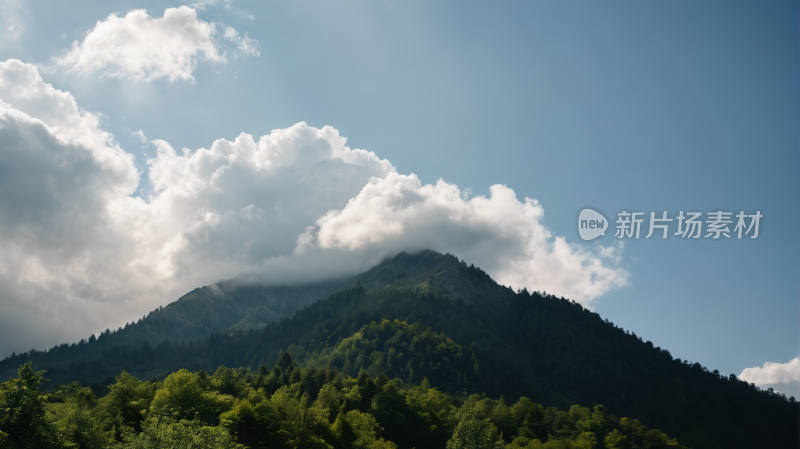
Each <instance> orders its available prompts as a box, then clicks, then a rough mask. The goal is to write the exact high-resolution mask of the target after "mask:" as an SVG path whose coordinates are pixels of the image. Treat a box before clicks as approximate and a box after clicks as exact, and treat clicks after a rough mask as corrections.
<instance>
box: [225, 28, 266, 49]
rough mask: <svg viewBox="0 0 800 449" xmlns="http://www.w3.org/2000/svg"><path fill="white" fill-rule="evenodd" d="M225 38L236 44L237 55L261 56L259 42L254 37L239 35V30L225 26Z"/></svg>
mask: <svg viewBox="0 0 800 449" xmlns="http://www.w3.org/2000/svg"><path fill="white" fill-rule="evenodd" d="M225 39H226V40H229V41H231V42H232V43H233V44H234V45H236V49H237V50H238V51H237V56H238V55H243V56H261V44H259V42H258V41H257V40H255V39H252V38H249V37H247V33H245V34H244V36H239V32H238V31H236V30H235V29H233V28H231V27H225Z"/></svg>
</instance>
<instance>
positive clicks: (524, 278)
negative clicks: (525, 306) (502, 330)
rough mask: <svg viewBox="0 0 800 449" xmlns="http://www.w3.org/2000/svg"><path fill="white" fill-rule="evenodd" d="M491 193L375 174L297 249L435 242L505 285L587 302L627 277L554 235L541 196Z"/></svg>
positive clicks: (499, 188) (393, 247) (500, 189)
mask: <svg viewBox="0 0 800 449" xmlns="http://www.w3.org/2000/svg"><path fill="white" fill-rule="evenodd" d="M490 193H491V195H490V196H489V197H488V198H487V197H484V196H478V197H475V198H472V199H468V198H467V197H466V194H465V192H463V191H461V190H459V189H458V187H457V186H455V185H453V184H449V183H447V182H445V181H444V180H441V179H440V180H439V181H438V182H437V183H436V184H435V185H430V184H428V185H423V184H422V183H421V182H420V180H419V179H418V178H417V177H416V176H415V175H413V174H412V175H408V176H406V175H401V174H397V173H389V174H388V175H387V176H386V177H384V178H372V179H371V180H370V182H369V184H367V185H366V186H364V188H363V189H362V190H361V192H359V194H358V195H357V196H356V197H355V198H353V199H351V200H350V201H349V202H348V203H347V206H346V207H345V208H344V209H342V210H331V211H330V212H328V213H327V214H325V216H323V217H321V218H320V219H319V220H317V222H316V224H315V225H314V226H312V227H309V228H308V229H307V230H306V232H304V233H303V235H301V236H300V238H299V239H298V247H297V252H298V253H300V254H303V253H307V252H309V251H318V250H330V249H337V250H344V251H353V250H367V249H369V248H374V249H373V250H374V251H378V252H384V253H388V254H391V253H393V252H397V251H402V250H404V249H409V248H419V249H421V248H433V249H438V250H440V251H442V252H445V251H446V252H451V253H454V254H458V255H459V256H460V257H462V258H465V259H467V260H469V261H470V262H474V263H476V264H478V266H480V267H482V268H484V269H486V270H487V271H488V272H489V273H491V274H492V275H493V276H494V278H495V280H497V281H498V282H499V283H501V284H503V285H511V286H514V287H515V288H522V287H527V288H529V289H536V290H540V291H541V290H545V291H547V292H549V293H554V294H558V295H564V296H567V297H569V298H572V299H574V300H576V301H580V302H582V303H583V304H584V305H587V306H588V305H590V303H591V302H592V301H593V300H594V299H596V298H597V297H598V296H600V295H602V294H603V293H606V292H607V291H609V290H610V289H612V288H616V287H620V286H623V285H625V284H626V283H627V273H626V272H625V271H624V270H621V269H616V268H610V267H608V266H606V265H603V264H602V262H601V260H600V258H599V257H597V256H596V255H595V254H593V253H590V252H588V251H585V250H582V249H581V248H580V247H573V246H570V245H568V244H567V243H566V241H565V240H564V238H563V237H557V238H555V239H554V238H553V234H552V232H551V231H550V230H549V229H547V228H546V227H545V226H544V225H543V224H542V218H543V215H544V209H543V208H542V206H541V205H540V204H539V202H538V201H536V200H534V199H530V198H525V199H524V200H523V201H520V200H519V199H518V198H517V197H516V195H515V194H514V191H513V190H511V189H509V188H508V187H506V186H504V185H494V186H492V187H491V188H490ZM604 253H608V251H605V252H604Z"/></svg>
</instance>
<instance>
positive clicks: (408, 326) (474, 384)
mask: <svg viewBox="0 0 800 449" xmlns="http://www.w3.org/2000/svg"><path fill="white" fill-rule="evenodd" d="M448 257H449V256H448ZM465 270H466V272H468V273H470V276H474V277H475V278H476V279H479V280H480V281H481V282H483V283H484V284H486V285H488V284H489V283H491V282H492V281H491V279H489V278H488V277H487V276H486V274H485V273H483V272H481V271H480V270H478V269H477V268H473V267H470V268H465ZM495 286H496V284H495ZM110 335H113V333H110V334H106V333H103V334H101V336H100V338H97V339H95V340H91V339H90V341H89V342H85V343H84V344H82V345H81V344H78V345H77V346H75V347H74V348H72V347H71V346H67V347H61V346H60V347H58V348H54V349H56V350H51V351H49V352H47V353H43V352H36V351H31V352H30V353H26V354H24V355H15V356H14V357H11V358H9V359H7V360H6V361H3V362H0V365H4V366H6V367H7V366H10V365H11V364H13V363H16V364H17V365H16V366H19V362H20V361H24V360H27V359H28V358H31V359H34V360H36V361H37V363H39V362H38V361H41V362H42V363H41V364H40V365H37V366H40V367H46V368H48V376H49V377H51V378H53V379H57V380H59V381H63V382H72V381H74V380H80V381H83V382H84V383H85V384H86V385H89V386H90V387H91V389H92V391H93V392H94V393H95V394H96V395H97V396H103V395H104V394H105V393H106V392H108V395H107V396H106V397H102V398H101V399H99V401H98V404H97V406H96V408H100V409H102V410H104V411H103V412H102V413H100V415H102V416H103V417H104V418H103V419H104V420H106V421H104V422H105V423H106V424H104V426H106V427H103V429H106V430H109V429H112V430H113V431H114V438H115V439H117V440H120V439H121V438H123V437H124V435H126V434H128V433H130V432H141V430H142V429H141V425H142V422H143V420H144V419H145V418H146V417H147V416H151V415H153V414H155V416H158V417H170V418H174V419H186V420H194V419H195V417H197V418H198V419H199V420H200V422H202V423H204V424H206V425H210V426H217V425H221V426H223V427H224V428H226V429H228V430H229V432H231V433H232V434H237V435H240V436H239V437H238V438H240V441H245V440H246V441H248V443H246V444H247V445H249V446H253V447H258V446H257V445H258V444H260V443H258V442H259V441H281V443H280V444H284V445H286V444H290V443H289V442H290V441H295V440H294V439H293V438H300V440H297V441H306V440H308V441H311V440H313V439H315V438H316V439H323V440H324V441H326V442H328V444H331V445H334V443H330V442H329V440H330V438H333V436H335V435H333V436H332V435H329V434H328V433H327V432H333V430H331V429H330V428H327V427H326V426H325V425H323V424H322V418H320V416H324V414H325V413H326V412H325V410H327V414H328V415H327V421H328V423H329V424H330V426H333V425H334V424H335V422H336V419H337V417H338V416H339V414H340V412H341V411H342V410H344V411H345V413H346V412H349V411H351V410H358V411H359V412H360V413H368V414H370V415H371V416H373V417H374V418H375V420H376V422H378V423H379V425H380V426H381V428H382V429H383V430H381V431H380V432H378V436H377V437H376V438H377V439H378V440H377V441H380V438H383V439H384V441H392V442H394V443H396V444H398V445H399V446H401V447H406V446H407V444H409V442H413V441H421V440H422V439H423V438H429V439H430V441H432V442H436V443H435V444H438V445H439V446H438V447H442V446H445V444H446V443H447V442H448V441H449V440H450V439H451V437H452V436H453V432H454V431H455V429H456V427H457V426H458V425H459V423H460V422H461V417H460V416H459V417H458V418H456V417H454V413H455V412H453V411H452V409H451V407H459V406H460V404H461V403H463V401H465V400H466V398H467V397H469V396H470V395H471V394H486V395H487V396H488V397H491V398H501V397H502V400H501V401H500V402H502V404H500V403H499V402H498V404H496V406H495V408H496V409H497V410H496V412H493V414H492V415H491V423H492V425H494V426H495V427H496V428H497V430H498V432H499V433H502V435H503V438H504V440H505V441H506V442H507V443H510V442H511V441H512V440H514V441H517V440H516V439H517V438H522V439H526V440H524V441H527V442H525V443H524V444H523V443H519V441H523V440H519V441H517V442H518V443H519V444H518V445H520V446H525V445H527V444H529V443H530V442H531V441H534V440H536V441H539V442H540V443H530V444H542V445H547V444H561V443H551V442H550V441H551V439H552V440H553V441H561V439H562V438H563V437H564V435H566V433H563V432H566V430H564V429H563V428H560V427H559V428H558V429H556V430H553V428H552V427H548V426H551V424H552V422H555V421H553V420H554V419H555V416H556V415H554V414H553V412H547V410H557V409H561V410H568V409H570V407H571V406H573V405H574V404H576V403H578V404H605V405H606V406H607V407H608V410H609V411H610V412H613V413H614V414H615V415H617V416H627V417H629V418H630V420H629V421H626V424H625V425H624V426H623V424H622V423H621V421H618V422H614V423H612V424H613V425H612V424H606V425H607V426H612V427H613V429H612V430H611V431H610V433H609V434H608V435H606V434H603V433H602V432H600V433H598V432H595V431H594V430H582V431H580V432H578V430H576V429H573V430H570V431H569V432H568V433H569V435H570V437H569V438H572V439H574V440H575V441H578V440H579V439H580V438H581V437H580V435H582V434H586V435H584V437H582V438H584V440H582V441H584V442H585V443H586V444H587V445H588V444H589V443H591V441H592V439H591V438H590V435H589V433H591V434H593V435H594V440H593V441H594V443H593V444H594V445H595V446H601V445H606V446H608V447H611V446H614V447H628V446H631V445H632V444H634V443H632V442H631V441H633V440H634V439H636V438H639V437H636V436H635V434H636V433H637V432H638V431H637V430H636V426H635V425H634V424H633V423H634V422H638V423H639V425H643V426H647V428H651V429H652V428H658V429H661V430H663V431H665V432H667V433H668V434H669V435H671V436H672V437H676V438H677V439H678V440H679V441H681V443H683V444H686V445H687V446H692V447H695V448H698V449H702V448H711V449H715V448H723V447H724V448H726V449H727V448H749V447H759V446H760V447H774V448H781V447H787V448H788V447H795V442H796V435H797V433H798V431H799V430H800V428H799V426H798V423H800V410H799V409H798V406H797V403H796V401H795V400H794V398H789V399H787V398H786V397H785V396H783V395H780V394H776V393H774V392H772V391H762V390H760V389H759V388H757V387H756V386H755V385H753V384H748V383H747V382H744V381H741V380H740V379H738V378H736V376H734V375H730V376H723V375H720V374H719V372H717V371H709V370H708V369H706V368H704V367H702V366H701V365H700V364H698V363H690V362H688V361H685V360H680V359H673V357H672V356H671V354H670V353H669V352H668V351H665V350H662V349H661V348H658V347H655V346H654V345H653V344H652V343H651V342H646V341H643V340H642V339H641V338H639V337H637V336H636V335H635V334H634V333H630V332H628V331H625V330H623V329H620V328H619V327H617V326H615V325H614V324H613V323H610V322H608V321H607V320H602V319H601V318H600V316H599V315H597V314H596V313H593V312H591V311H589V310H586V309H584V308H583V307H582V306H580V305H579V304H576V303H574V302H572V301H568V300H566V299H564V298H557V297H554V296H551V295H546V294H543V293H541V294H540V293H529V292H526V291H521V292H518V294H516V295H515V297H514V299H513V300H490V299H486V298H477V297H476V298H473V299H470V300H467V301H461V300H453V299H452V297H450V296H449V295H447V294H443V293H442V292H440V291H437V290H436V289H430V290H427V291H421V290H420V291H413V290H404V289H376V290H367V289H365V288H364V287H363V286H362V285H355V286H353V287H351V288H348V289H345V290H342V291H339V292H338V293H335V294H332V295H331V296H330V297H329V298H327V299H325V300H323V301H319V302H316V303H314V304H312V305H311V306H309V307H306V308H303V309H300V310H299V311H298V312H297V313H296V314H295V315H294V316H293V317H292V318H291V319H282V320H280V321H278V322H273V323H271V324H269V325H267V326H264V327H262V328H260V329H257V330H253V331H248V332H238V331H237V332H225V333H212V334H210V335H207V336H205V337H203V338H199V339H195V340H186V341H179V342H173V341H169V340H163V341H160V342H159V343H157V344H153V345H150V344H144V345H140V346H126V345H117V346H115V345H113V344H112V343H113V341H114V339H113V338H110ZM220 365H223V366H227V367H236V366H239V367H243V368H240V369H235V370H234V369H229V368H217V367H218V366H220ZM262 365H264V366H265V367H264V368H263V369H261V366H262ZM273 365H274V368H272V369H267V368H266V367H268V366H273ZM0 368H2V367H0ZM181 369H185V372H184V373H183V374H180V376H178V377H176V378H174V379H172V380H170V382H171V384H170V386H169V387H165V386H164V385H162V384H161V383H160V382H159V381H158V380H156V379H152V380H151V381H149V382H139V381H138V380H136V378H139V379H151V378H156V377H157V378H158V379H160V380H161V381H164V382H165V383H166V378H167V377H166V373H172V372H176V373H180V370H181ZM123 370H124V372H123V374H122V375H121V376H123V379H122V380H120V379H119V376H118V378H117V379H116V380H115V379H114V377H112V376H114V375H116V374H117V373H119V372H120V371H123ZM362 370H363V374H362ZM206 371H208V372H213V373H214V374H210V375H209V374H207V373H206ZM127 373H131V374H127ZM339 373H343V375H342V376H339ZM189 375H192V376H194V377H189ZM124 376H128V378H125V377H124ZM134 376H135V377H136V378H134ZM181 376H183V377H181ZM337 378H339V380H338V381H337V380H336V379H337ZM126 379H127V380H126ZM179 379H182V380H181V381H180V382H178V380H179ZM343 379H344V380H343ZM350 380H353V381H356V385H353V386H350V385H349V384H348V383H347V382H349V381H350ZM368 380H369V381H368ZM426 382H427V384H426ZM410 384H413V385H417V387H418V388H419V389H418V390H415V389H414V388H417V387H410V386H409V385H410ZM106 385H111V387H112V389H111V390H108V389H106V388H105V386H106ZM423 385H424V386H423ZM284 386H285V387H287V388H288V389H289V390H290V391H292V392H293V393H292V395H291V397H292V400H293V401H297V403H295V402H292V401H289V400H288V399H287V400H286V402H285V403H282V404H281V406H280V407H276V406H275V405H274V404H273V403H272V399H273V396H274V395H275V394H276V392H277V391H278V390H279V389H280V388H281V387H284ZM356 387H357V388H356ZM134 388H135V389H136V390H135V391H134ZM393 388H394V390H393ZM161 390H165V391H163V392H161ZM295 390H296V391H295ZM253 391H255V392H261V393H260V394H261V395H262V396H260V397H259V396H253V397H252V398H251V397H250V395H251V393H252V392H253ZM157 392H160V393H159V396H158V398H156V393H157ZM434 392H435V393H434ZM304 393H307V394H308V407H305V406H304V405H303V403H302V398H303V394H304ZM281 394H284V393H281ZM279 396H280V395H279ZM109 397H111V398H110V399H109ZM129 398H130V399H129ZM525 398H528V399H525ZM156 399H157V400H156ZM526 401H527V402H526ZM154 404H155V405H154ZM298 404H299V405H298ZM315 404H316V405H315ZM409 404H410V405H409ZM520 404H522V405H520ZM526 404H527V405H526ZM534 404H541V405H539V406H538V407H536V406H534ZM373 405H374V409H373ZM281 407H284V408H286V407H288V408H286V409H285V410H284V408H281ZM292 407H293V408H292ZM409 407H411V408H410V409H409ZM482 407H484V409H486V410H483V409H479V410H478V411H479V412H480V413H483V414H484V416H483V417H482V418H480V419H481V420H483V419H486V418H487V417H489V412H488V411H487V410H488V409H487V407H488V405H486V404H484V405H483V406H482ZM289 409H292V410H295V411H294V412H292V413H294V415H292V416H295V417H299V418H297V419H300V421H297V422H295V425H300V429H303V430H302V431H301V432H300V433H301V435H300V436H298V435H296V434H295V433H296V432H297V430H296V429H295V430H291V429H287V428H284V427H281V426H280V425H278V424H276V423H278V422H280V421H281V420H286V419H288V418H286V416H288V415H286V413H288V412H287V411H286V410H289ZM298 410H300V411H302V413H300V412H299V411H298ZM308 410H310V411H308ZM92 413H99V412H92ZM298 413H300V414H298ZM548 413H550V414H548ZM564 413H567V412H564ZM592 413H594V412H593V411H592ZM223 415H224V417H223ZM495 415H496V416H495ZM528 415H530V416H528ZM275 416H278V418H276V417H275ZM342 419H344V418H342ZM526 419H527V421H525V420H526ZM304 420H305V421H304ZM548 420H549V421H548ZM636 420H638V421H636ZM551 421H552V422H551ZM64 422H67V421H64ZM76 422H77V421H76ZM388 422H393V423H395V422H396V423H400V424H397V425H387V423H388ZM524 422H527V423H528V424H525V425H524V426H523V425H522V424H523V423H524ZM576 422H577V421H576ZM297 423H300V424H297ZM342 425H343V424H342ZM465 425H466V424H465ZM470 425H471V424H470ZM625 426H628V427H625ZM631 426H633V427H631ZM522 427H524V428H526V429H528V430H526V431H525V432H522V431H520V430H519V429H520V428H522ZM612 427H608V428H612ZM626 429H627V430H626ZM104 431H105V430H104ZM615 431H618V432H619V434H617V433H614V432H615ZM0 432H6V433H8V432H7V431H5V430H4V429H3V428H0ZM282 432H284V433H282ZM285 432H288V434H286V433H285ZM293 432H294V433H293ZM559 432H562V433H559ZM289 434H291V435H292V436H291V437H290V436H287V435H289ZM302 435H307V437H306V436H302ZM512 436H513V438H512ZM551 436H552V438H551ZM0 438H2V434H0ZM642 438H644V437H642ZM652 438H656V437H652ZM330 441H333V440H330ZM642 441H644V440H642ZM276 444H277V443H276ZM304 444H305V443H304ZM308 444H311V443H308ZM337 444H338V443H337ZM514 444H517V443H514ZM576 444H577V443H576ZM635 444H639V443H635ZM648 444H649V443H648ZM432 446H434V443H431V447H432ZM409 447H410V446H409ZM417 447H422V445H419V446H417ZM631 447H632V446H631Z"/></svg>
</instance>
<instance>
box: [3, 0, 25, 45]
mask: <svg viewBox="0 0 800 449" xmlns="http://www.w3.org/2000/svg"><path fill="white" fill-rule="evenodd" d="M23 11H24V8H23V6H22V2H21V1H19V0H7V1H4V2H2V3H0V17H2V18H3V20H2V24H0V26H2V27H3V30H2V31H0V45H2V44H3V43H4V41H9V40H10V41H16V40H17V39H19V37H20V36H22V33H23V32H24V31H25V26H24V25H23V20H22V14H21V13H22V12H23Z"/></svg>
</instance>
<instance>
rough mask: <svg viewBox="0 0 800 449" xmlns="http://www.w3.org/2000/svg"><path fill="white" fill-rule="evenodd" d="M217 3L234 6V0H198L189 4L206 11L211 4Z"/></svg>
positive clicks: (228, 6)
mask: <svg viewBox="0 0 800 449" xmlns="http://www.w3.org/2000/svg"><path fill="white" fill-rule="evenodd" d="M217 4H222V5H224V7H225V8H226V9H227V8H230V7H231V6H232V4H233V0H197V1H195V2H193V3H190V4H189V6H190V7H191V8H194V9H196V10H198V11H205V10H206V8H208V7H209V6H213V5H217Z"/></svg>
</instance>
